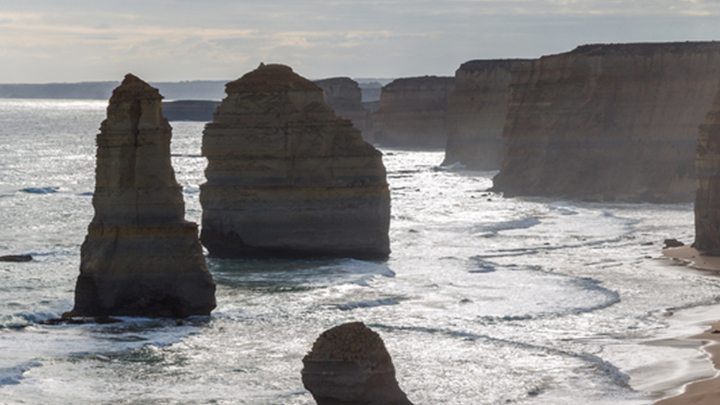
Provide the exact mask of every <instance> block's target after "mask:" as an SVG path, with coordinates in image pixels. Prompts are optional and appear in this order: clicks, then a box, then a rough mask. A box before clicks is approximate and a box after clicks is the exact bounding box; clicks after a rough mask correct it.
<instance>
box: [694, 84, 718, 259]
mask: <svg viewBox="0 0 720 405" xmlns="http://www.w3.org/2000/svg"><path fill="white" fill-rule="evenodd" d="M695 178H696V181H695V183H696V187H697V190H696V195H695V243H694V244H693V247H694V248H695V249H697V250H699V251H700V252H704V253H708V254H711V255H713V256H720V86H719V87H718V90H717V93H716V96H715V102H714V103H713V107H712V109H711V110H710V112H709V113H708V114H707V116H706V118H705V122H704V123H703V124H702V125H701V126H700V134H699V136H698V144H697V156H696V159H695Z"/></svg>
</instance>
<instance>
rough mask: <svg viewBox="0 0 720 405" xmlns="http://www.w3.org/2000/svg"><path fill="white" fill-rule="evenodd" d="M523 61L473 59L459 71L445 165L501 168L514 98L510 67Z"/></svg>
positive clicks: (451, 98) (451, 101)
mask: <svg viewBox="0 0 720 405" xmlns="http://www.w3.org/2000/svg"><path fill="white" fill-rule="evenodd" d="M523 62H526V61H523V60H511V59H506V60H472V61H469V62H465V63H463V64H462V65H461V66H460V68H459V69H458V70H457V71H456V72H455V90H453V91H452V93H450V96H449V97H448V105H447V130H448V138H447V147H446V148H445V160H444V161H443V163H442V164H443V165H452V164H456V163H460V164H462V165H464V166H465V167H466V168H468V169H472V170H499V169H500V167H501V165H502V156H503V144H504V140H503V136H502V134H503V127H504V126H505V116H506V115H507V106H508V99H509V97H510V70H511V68H512V67H513V66H514V65H515V64H518V63H523Z"/></svg>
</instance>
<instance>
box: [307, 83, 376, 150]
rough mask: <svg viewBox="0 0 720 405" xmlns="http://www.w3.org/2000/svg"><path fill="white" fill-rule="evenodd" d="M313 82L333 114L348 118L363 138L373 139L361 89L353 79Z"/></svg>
mask: <svg viewBox="0 0 720 405" xmlns="http://www.w3.org/2000/svg"><path fill="white" fill-rule="evenodd" d="M313 83H315V84H317V85H318V87H320V88H321V89H322V90H323V97H324V99H325V103H326V104H327V105H328V106H330V108H332V109H333V111H335V114H337V115H338V116H339V117H342V118H345V119H348V120H350V121H351V122H352V124H353V126H354V127H355V128H357V129H358V130H360V132H361V133H362V137H363V139H364V140H366V141H368V142H372V141H373V140H372V131H371V130H372V125H371V124H370V113H369V112H368V111H367V110H366V109H365V107H363V104H362V91H361V90H360V86H359V85H358V83H357V82H356V81H355V80H353V79H351V78H349V77H333V78H330V79H323V80H315V81H314V82H313Z"/></svg>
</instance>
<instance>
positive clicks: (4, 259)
mask: <svg viewBox="0 0 720 405" xmlns="http://www.w3.org/2000/svg"><path fill="white" fill-rule="evenodd" d="M30 261H32V256H30V255H9V256H0V262H18V263H19V262H30Z"/></svg>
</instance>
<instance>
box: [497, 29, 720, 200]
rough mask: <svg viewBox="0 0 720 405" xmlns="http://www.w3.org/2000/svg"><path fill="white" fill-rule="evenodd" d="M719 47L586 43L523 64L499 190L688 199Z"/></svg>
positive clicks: (719, 70)
mask: <svg viewBox="0 0 720 405" xmlns="http://www.w3.org/2000/svg"><path fill="white" fill-rule="evenodd" d="M719 80H720V42H696V43H693V42H686V43H654V44H622V45H585V46H581V47H578V48H577V49H575V50H573V51H571V52H568V53H564V54H559V55H552V56H545V57H542V58H540V59H539V60H537V61H534V62H531V63H528V64H522V65H518V67H517V68H516V69H514V70H513V72H512V80H511V84H510V88H511V94H512V95H511V100H510V103H509V107H508V115H507V120H506V123H505V129H504V131H503V136H504V137H505V142H506V149H505V154H504V162H503V166H502V169H501V171H500V173H499V174H498V175H497V176H496V177H495V179H494V188H495V190H498V191H503V192H505V195H506V196H513V195H541V196H553V197H561V198H573V199H590V200H627V201H650V202H674V201H692V198H693V195H694V192H695V185H694V167H695V162H694V160H695V145H696V140H697V127H698V125H699V124H700V123H702V121H703V117H704V114H705V112H707V111H708V110H709V108H710V105H711V104H712V100H713V97H714V93H715V88H716V87H717V85H718V81H719Z"/></svg>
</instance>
